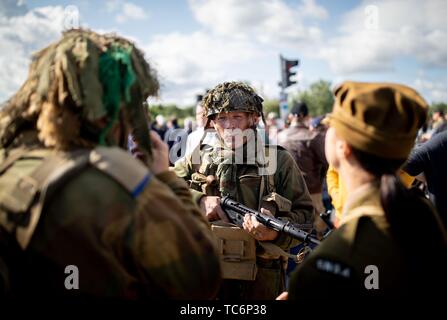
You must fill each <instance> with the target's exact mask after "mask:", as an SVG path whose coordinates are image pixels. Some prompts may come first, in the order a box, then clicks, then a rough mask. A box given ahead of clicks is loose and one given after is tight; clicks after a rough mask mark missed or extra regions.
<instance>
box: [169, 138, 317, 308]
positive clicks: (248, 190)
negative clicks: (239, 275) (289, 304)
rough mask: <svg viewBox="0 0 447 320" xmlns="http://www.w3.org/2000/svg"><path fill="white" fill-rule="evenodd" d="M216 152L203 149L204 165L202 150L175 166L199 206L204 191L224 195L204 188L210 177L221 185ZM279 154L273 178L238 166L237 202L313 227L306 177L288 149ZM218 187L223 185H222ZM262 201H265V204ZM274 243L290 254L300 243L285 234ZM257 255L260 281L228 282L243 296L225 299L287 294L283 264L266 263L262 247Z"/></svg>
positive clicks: (211, 148) (274, 261)
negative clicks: (200, 161) (272, 193)
mask: <svg viewBox="0 0 447 320" xmlns="http://www.w3.org/2000/svg"><path fill="white" fill-rule="evenodd" d="M215 150H216V149H215V147H214V149H213V147H211V146H205V147H204V146H202V151H201V154H200V156H201V158H200V159H202V160H203V161H202V163H201V164H195V163H196V162H195V161H196V159H197V158H196V156H197V153H196V152H199V149H196V151H195V152H193V154H192V155H190V156H188V157H186V158H185V159H183V160H182V161H178V162H176V164H175V169H174V170H175V173H176V174H177V176H179V177H181V178H183V179H185V180H187V181H189V182H190V185H191V188H192V189H191V192H192V194H193V198H194V199H195V201H196V202H197V203H199V201H200V199H201V197H203V196H204V195H205V193H204V192H203V191H206V192H207V195H216V194H217V195H220V194H219V190H213V188H205V187H204V186H203V185H204V184H205V183H206V177H207V176H210V175H211V176H215V177H216V181H219V178H220V177H219V176H218V174H217V172H218V170H217V167H218V162H219V159H216V158H215V157H214V156H215V154H214V151H215ZM276 152H277V154H276V161H277V168H276V171H275V172H274V174H273V175H271V176H268V175H263V176H260V175H259V173H258V166H257V165H255V164H253V165H250V164H237V165H236V168H237V169H236V172H235V177H236V189H237V192H236V195H235V198H236V199H235V200H236V201H238V202H241V203H242V204H244V205H246V206H247V207H250V208H252V209H255V210H259V207H260V206H261V207H264V208H266V209H269V210H271V212H272V213H273V214H274V215H275V216H276V217H279V218H281V219H283V220H288V221H291V222H293V223H296V224H307V225H310V226H311V224H312V222H313V219H314V217H313V205H312V200H311V198H310V195H309V192H308V190H307V187H306V184H305V182H304V179H303V176H302V174H301V172H300V170H299V168H298V166H297V165H296V163H295V161H294V159H293V158H292V156H291V155H290V154H289V153H288V152H287V151H286V150H285V149H283V148H281V147H278V148H277V149H276ZM193 160H194V164H193ZM248 163H250V162H248ZM216 185H219V182H217V183H216ZM272 189H274V190H272ZM271 192H276V193H277V194H278V195H280V197H278V198H277V199H278V200H277V201H276V202H275V201H268V200H272V199H271V198H270V199H269V197H268V195H269V194H270V193H271ZM260 201H262V203H261V204H260ZM272 243H274V244H276V245H277V246H279V247H280V248H282V249H283V250H286V251H287V250H288V249H289V248H291V247H293V246H296V245H297V244H298V241H297V240H295V239H292V238H291V237H289V236H286V235H285V234H280V235H279V236H278V238H277V239H276V240H275V241H272ZM256 251H257V260H256V263H257V266H258V272H257V275H256V280H255V281H239V284H238V285H237V284H234V282H237V280H225V281H224V285H225V284H227V283H229V282H233V284H234V285H235V286H236V287H238V288H237V289H235V290H233V292H237V293H238V294H239V296H234V295H233V296H231V297H228V296H225V297H224V298H232V299H238V298H241V299H274V298H275V297H276V296H277V295H278V294H280V293H281V292H282V290H284V283H283V280H284V270H283V268H282V263H281V260H280V259H278V258H276V259H269V257H268V258H267V259H266V257H265V255H264V254H265V252H264V249H263V248H262V247H261V246H259V243H258V245H257V248H256Z"/></svg>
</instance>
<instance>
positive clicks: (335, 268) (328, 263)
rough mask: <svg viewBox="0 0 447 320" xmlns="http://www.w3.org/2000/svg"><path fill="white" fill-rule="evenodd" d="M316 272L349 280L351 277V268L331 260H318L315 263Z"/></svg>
mask: <svg viewBox="0 0 447 320" xmlns="http://www.w3.org/2000/svg"><path fill="white" fill-rule="evenodd" d="M315 266H316V268H317V270H319V271H322V272H326V273H330V274H333V275H335V276H339V277H343V278H345V279H349V278H350V277H351V276H352V269H351V267H349V266H347V265H345V264H343V263H340V262H336V261H332V260H328V259H322V258H319V259H317V260H316V261H315Z"/></svg>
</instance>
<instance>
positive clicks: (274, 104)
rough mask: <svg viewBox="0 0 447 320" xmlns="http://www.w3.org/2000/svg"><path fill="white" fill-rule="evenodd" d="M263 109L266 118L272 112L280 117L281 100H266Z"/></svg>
mask: <svg viewBox="0 0 447 320" xmlns="http://www.w3.org/2000/svg"><path fill="white" fill-rule="evenodd" d="M263 107H264V115H265V116H267V115H268V114H269V113H270V112H275V113H276V114H277V115H278V116H279V100H276V99H271V100H265V101H264V103H263Z"/></svg>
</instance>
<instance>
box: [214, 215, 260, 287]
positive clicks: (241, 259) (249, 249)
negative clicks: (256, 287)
mask: <svg viewBox="0 0 447 320" xmlns="http://www.w3.org/2000/svg"><path fill="white" fill-rule="evenodd" d="M211 230H212V232H213V233H214V235H215V238H216V241H217V248H218V252H219V257H220V263H221V269H222V278H223V279H235V280H250V281H254V280H255V279H256V274H257V266H256V240H255V239H254V238H253V237H251V236H250V235H249V234H248V233H247V232H246V231H245V230H243V229H241V228H239V227H237V226H234V225H232V224H228V223H223V222H216V223H213V224H212V225H211Z"/></svg>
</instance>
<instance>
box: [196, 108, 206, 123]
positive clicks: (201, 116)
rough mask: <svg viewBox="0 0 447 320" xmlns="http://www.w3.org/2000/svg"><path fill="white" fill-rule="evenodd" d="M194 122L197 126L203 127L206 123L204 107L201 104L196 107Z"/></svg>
mask: <svg viewBox="0 0 447 320" xmlns="http://www.w3.org/2000/svg"><path fill="white" fill-rule="evenodd" d="M196 122H197V127H198V128H203V127H204V126H205V123H206V116H205V109H204V108H203V107H202V105H201V104H198V105H197V107H196Z"/></svg>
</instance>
